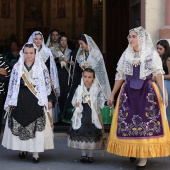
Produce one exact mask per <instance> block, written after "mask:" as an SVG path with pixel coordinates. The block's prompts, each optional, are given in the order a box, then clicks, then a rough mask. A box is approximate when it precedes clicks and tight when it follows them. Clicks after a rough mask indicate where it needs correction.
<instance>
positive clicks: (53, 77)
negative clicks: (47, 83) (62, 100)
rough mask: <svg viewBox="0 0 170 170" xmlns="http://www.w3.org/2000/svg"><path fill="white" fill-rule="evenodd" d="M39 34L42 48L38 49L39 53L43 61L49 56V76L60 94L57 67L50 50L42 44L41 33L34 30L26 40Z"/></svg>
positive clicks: (30, 39)
mask: <svg viewBox="0 0 170 170" xmlns="http://www.w3.org/2000/svg"><path fill="white" fill-rule="evenodd" d="M37 34H40V35H41V36H42V48H41V49H40V51H39V52H40V55H41V57H42V59H43V61H44V62H46V61H47V60H48V58H49V57H50V77H51V80H52V82H53V85H54V89H56V91H57V95H58V96H60V86H59V80H58V71H57V67H56V64H55V61H54V58H53V55H52V53H51V50H50V49H49V48H48V47H46V46H45V44H44V37H43V34H42V33H41V32H40V31H35V32H33V33H32V35H31V36H30V37H29V39H28V41H29V42H33V41H34V38H35V35H37Z"/></svg>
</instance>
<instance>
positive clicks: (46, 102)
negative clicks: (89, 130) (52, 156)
mask: <svg viewBox="0 0 170 170" xmlns="http://www.w3.org/2000/svg"><path fill="white" fill-rule="evenodd" d="M50 94H51V85H50V76H49V73H48V69H47V67H46V66H45V64H44V62H43V61H42V59H41V58H40V55H39V53H38V49H37V47H36V46H35V45H34V44H33V43H27V44H25V45H24V47H23V49H22V50H21V51H20V59H19V61H18V62H17V63H16V64H15V65H14V67H13V70H12V73H11V77H10V82H9V87H8V94H7V98H6V101H5V106H4V109H5V110H6V111H7V112H8V118H7V121H6V125H5V131H4V136H3V140H2V145H3V146H4V147H6V148H7V149H12V150H20V151H21V152H20V153H19V158H25V156H26V155H27V152H32V153H33V163H38V162H39V155H38V153H39V152H44V150H45V149H53V148H54V144H53V132H52V129H51V126H50V124H51V119H50V115H49V113H48V110H49V109H50V108H51V107H52V103H51V96H50Z"/></svg>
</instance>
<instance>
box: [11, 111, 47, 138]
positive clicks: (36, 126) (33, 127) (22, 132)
mask: <svg viewBox="0 0 170 170" xmlns="http://www.w3.org/2000/svg"><path fill="white" fill-rule="evenodd" d="M45 124H46V117H45V114H43V115H42V116H40V117H39V118H38V119H37V120H36V121H34V122H32V123H30V124H29V125H28V126H26V127H23V126H22V125H21V124H20V123H18V122H17V121H16V120H15V119H14V118H13V117H12V116H9V117H8V127H9V128H10V130H11V132H12V134H13V135H15V136H18V137H19V139H20V140H29V139H33V138H35V132H36V131H39V132H41V131H43V130H44V129H45Z"/></svg>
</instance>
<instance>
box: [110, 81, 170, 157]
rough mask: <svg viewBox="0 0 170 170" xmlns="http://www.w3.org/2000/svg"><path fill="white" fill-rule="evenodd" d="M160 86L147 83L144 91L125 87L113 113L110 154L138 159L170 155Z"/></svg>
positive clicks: (127, 84) (167, 127)
mask: <svg viewBox="0 0 170 170" xmlns="http://www.w3.org/2000/svg"><path fill="white" fill-rule="evenodd" d="M164 109H165V108H164V105H163V101H162V97H161V94H160V92H159V89H158V87H157V85H156V84H155V83H154V82H152V81H150V80H149V81H145V82H144V84H143V87H142V88H141V89H132V88H130V85H129V83H128V82H125V83H124V84H123V85H122V88H121V91H120V94H119V97H118V99H117V104H116V107H115V110H114V114H113V120H112V125H111V130H110V135H109V138H108V141H107V151H108V152H110V153H113V154H116V155H120V156H126V157H137V158H150V157H164V156H169V155H170V132H169V126H168V121H167V119H166V115H165V111H164Z"/></svg>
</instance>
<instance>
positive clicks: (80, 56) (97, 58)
mask: <svg viewBox="0 0 170 170" xmlns="http://www.w3.org/2000/svg"><path fill="white" fill-rule="evenodd" d="M84 36H85V37H86V40H87V45H88V48H89V55H88V57H87V58H86V55H85V51H84V50H83V49H82V48H79V50H78V52H77V56H76V61H77V62H78V63H79V66H80V67H81V68H82V69H85V68H86V67H89V68H92V69H94V71H95V75H96V79H97V81H98V83H99V84H100V87H101V89H102V92H103V94H104V96H105V98H106V99H108V98H109V96H110V94H111V88H110V84H109V80H108V75H107V71H106V68H105V63H104V60H103V55H102V53H101V52H100V50H99V48H98V47H97V45H96V43H95V42H94V41H93V39H92V38H91V37H90V36H88V35H86V34H84Z"/></svg>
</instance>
